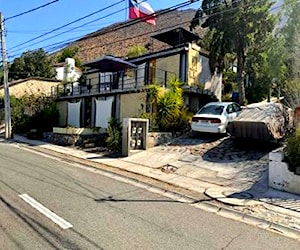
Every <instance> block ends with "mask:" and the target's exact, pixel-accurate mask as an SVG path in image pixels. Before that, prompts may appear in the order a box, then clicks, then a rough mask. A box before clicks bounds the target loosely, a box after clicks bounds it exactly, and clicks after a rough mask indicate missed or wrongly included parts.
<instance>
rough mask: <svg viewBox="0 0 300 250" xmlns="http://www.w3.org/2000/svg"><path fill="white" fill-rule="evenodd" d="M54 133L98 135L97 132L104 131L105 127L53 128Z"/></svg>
mask: <svg viewBox="0 0 300 250" xmlns="http://www.w3.org/2000/svg"><path fill="white" fill-rule="evenodd" d="M53 133H54V134H65V135H98V134H99V133H105V129H101V128H99V129H93V128H74V127H67V128H59V127H54V128H53Z"/></svg>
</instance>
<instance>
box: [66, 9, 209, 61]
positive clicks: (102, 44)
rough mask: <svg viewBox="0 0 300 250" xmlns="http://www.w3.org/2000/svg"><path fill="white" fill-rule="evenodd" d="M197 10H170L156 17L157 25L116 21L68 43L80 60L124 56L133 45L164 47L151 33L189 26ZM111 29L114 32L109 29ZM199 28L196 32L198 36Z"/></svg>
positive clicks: (187, 27)
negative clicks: (76, 48) (75, 48)
mask: <svg viewBox="0 0 300 250" xmlns="http://www.w3.org/2000/svg"><path fill="white" fill-rule="evenodd" d="M195 11H196V10H192V9H189V10H184V11H172V12H170V13H165V14H162V15H159V16H158V17H157V22H156V23H157V24H156V26H153V25H150V24H148V23H145V22H137V23H135V24H133V25H130V26H127V25H128V23H130V21H126V22H121V23H116V24H113V25H110V26H108V27H105V28H102V29H100V30H98V31H96V32H93V33H91V34H88V35H86V36H85V37H83V38H81V39H79V40H78V41H76V42H74V43H72V44H71V45H70V46H76V47H78V48H79V51H78V53H77V56H78V58H79V59H80V60H81V61H82V62H87V61H91V60H95V59H97V58H99V57H101V56H103V55H107V54H110V55H114V56H118V57H124V56H125V55H126V54H127V52H128V49H129V48H130V47H132V46H134V45H142V46H144V45H145V44H149V45H150V50H151V51H157V50H160V49H162V48H167V47H168V45H166V44H164V43H161V42H159V41H157V40H155V39H152V38H151V34H153V33H154V32H159V31H162V30H164V29H170V28H173V27H176V26H181V27H185V28H186V29H189V25H190V21H191V20H192V18H193V17H194V15H195ZM112 30H113V31H112ZM201 31H202V30H201V28H199V29H198V30H196V32H197V33H198V34H199V35H200V36H201V35H202V34H201V33H203V31H202V32H201Z"/></svg>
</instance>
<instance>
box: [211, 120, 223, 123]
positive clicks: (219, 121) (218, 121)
mask: <svg viewBox="0 0 300 250" xmlns="http://www.w3.org/2000/svg"><path fill="white" fill-rule="evenodd" d="M209 122H210V123H221V120H220V119H210V120H209Z"/></svg>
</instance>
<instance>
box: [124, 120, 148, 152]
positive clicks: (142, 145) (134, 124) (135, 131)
mask: <svg viewBox="0 0 300 250" xmlns="http://www.w3.org/2000/svg"><path fill="white" fill-rule="evenodd" d="M122 127H123V131H122V155H123V156H128V155H129V154H130V152H132V151H134V150H146V149H147V145H148V130H149V120H148V119H140V118H124V119H123V126H122Z"/></svg>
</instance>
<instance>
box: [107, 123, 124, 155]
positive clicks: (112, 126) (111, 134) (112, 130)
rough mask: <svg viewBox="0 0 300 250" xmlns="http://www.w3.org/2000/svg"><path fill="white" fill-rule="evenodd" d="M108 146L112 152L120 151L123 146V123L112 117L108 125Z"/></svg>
mask: <svg viewBox="0 0 300 250" xmlns="http://www.w3.org/2000/svg"><path fill="white" fill-rule="evenodd" d="M107 133H108V137H107V138H106V143H107V148H108V149H109V150H110V151H112V152H115V153H117V152H120V151H121V147H122V123H121V122H119V120H117V119H116V118H111V119H110V121H109V122H108V127H107Z"/></svg>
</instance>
